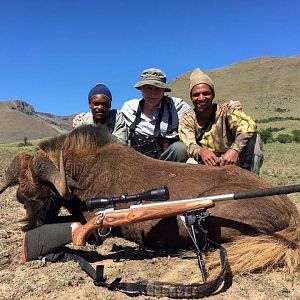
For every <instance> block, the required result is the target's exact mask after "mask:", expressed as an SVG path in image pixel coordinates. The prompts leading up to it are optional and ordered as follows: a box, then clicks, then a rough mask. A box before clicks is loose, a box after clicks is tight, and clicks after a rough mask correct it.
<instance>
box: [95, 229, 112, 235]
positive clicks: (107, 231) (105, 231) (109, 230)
mask: <svg viewBox="0 0 300 300" xmlns="http://www.w3.org/2000/svg"><path fill="white" fill-rule="evenodd" d="M110 233H111V227H109V228H104V227H101V228H98V234H99V236H101V237H107V236H108V235H109V234H110Z"/></svg>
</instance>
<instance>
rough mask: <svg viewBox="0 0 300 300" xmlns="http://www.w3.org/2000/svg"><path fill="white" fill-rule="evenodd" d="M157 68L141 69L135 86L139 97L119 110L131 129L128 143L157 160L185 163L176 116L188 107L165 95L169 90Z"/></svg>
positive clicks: (183, 148)
mask: <svg viewBox="0 0 300 300" xmlns="http://www.w3.org/2000/svg"><path fill="white" fill-rule="evenodd" d="M166 81H167V77H166V75H165V73H164V72H163V71H162V70H160V69H155V68H150V69H146V70H144V71H143V72H142V75H141V79H140V81H139V82H137V83H136V84H135V85H134V87H135V88H136V89H138V90H140V91H141V93H142V98H140V99H133V100H129V101H127V102H125V103H124V105H123V107H122V109H121V111H122V112H123V115H124V117H125V122H126V124H127V126H128V128H129V130H130V133H129V141H130V146H131V147H133V148H134V149H135V150H137V151H139V152H141V153H143V154H145V155H147V156H149V157H152V158H156V159H161V160H169V161H177V162H186V160H187V159H188V157H187V149H186V146H185V145H184V144H183V143H182V142H180V141H179V137H178V123H179V116H180V115H181V114H182V113H184V112H185V111H187V110H188V109H190V106H189V105H188V104H187V103H186V102H184V101H183V100H182V99H179V98H174V97H168V96H165V92H170V91H171V89H170V88H169V86H168V85H167V84H166Z"/></svg>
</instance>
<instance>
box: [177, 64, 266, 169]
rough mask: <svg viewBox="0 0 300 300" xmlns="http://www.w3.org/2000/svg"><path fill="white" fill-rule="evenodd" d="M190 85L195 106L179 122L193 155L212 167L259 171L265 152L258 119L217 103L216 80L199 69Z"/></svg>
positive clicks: (196, 70) (184, 140)
mask: <svg viewBox="0 0 300 300" xmlns="http://www.w3.org/2000/svg"><path fill="white" fill-rule="evenodd" d="M189 88H190V97H191V100H192V102H193V105H194V109H190V110H189V111H187V112H185V113H184V114H183V115H182V116H181V118H180V122H179V136H180V139H181V140H182V141H183V142H184V143H185V145H186V146H187V147H188V155H189V157H190V158H193V159H194V160H195V161H196V162H198V163H202V164H205V165H209V166H219V165H220V166H224V165H231V164H238V165H239V166H241V167H242V168H245V169H248V170H250V171H252V172H254V173H256V174H259V169H260V167H261V165H262V162H263V153H262V142H261V140H260V138H259V136H258V135H257V134H256V124H255V122H254V121H253V120H252V119H251V118H250V117H249V116H247V115H246V114H245V113H244V112H243V111H242V110H239V109H235V108H234V107H232V106H229V105H228V104H226V103H225V104H222V105H217V104H215V103H213V99H214V97H215V87H214V83H213V81H212V79H211V78H210V77H209V76H207V75H206V74H204V73H203V72H202V71H201V70H200V69H198V68H197V69H195V70H194V71H193V72H192V73H191V76H190V85H189Z"/></svg>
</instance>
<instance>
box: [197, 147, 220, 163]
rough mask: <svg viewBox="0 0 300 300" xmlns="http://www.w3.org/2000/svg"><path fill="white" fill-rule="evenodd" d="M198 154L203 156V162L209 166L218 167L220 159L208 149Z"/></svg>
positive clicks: (201, 149) (202, 149)
mask: <svg viewBox="0 0 300 300" xmlns="http://www.w3.org/2000/svg"><path fill="white" fill-rule="evenodd" d="M198 154H199V155H200V156H201V160H202V161H203V163H204V164H205V165H207V166H218V165H219V158H218V157H217V156H216V155H215V154H214V153H213V152H212V151H210V150H208V149H206V148H200V150H199V152H198Z"/></svg>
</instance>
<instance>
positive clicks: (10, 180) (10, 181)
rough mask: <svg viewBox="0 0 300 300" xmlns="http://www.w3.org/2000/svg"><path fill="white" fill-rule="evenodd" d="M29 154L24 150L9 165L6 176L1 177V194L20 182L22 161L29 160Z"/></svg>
mask: <svg viewBox="0 0 300 300" xmlns="http://www.w3.org/2000/svg"><path fill="white" fill-rule="evenodd" d="M29 157H31V156H30V155H29V154H26V153H24V152H22V153H19V154H18V155H16V156H15V157H14V158H13V160H12V161H11V163H10V165H9V167H8V168H7V170H6V171H5V173H4V176H3V177H2V178H1V179H0V194H1V193H2V192H4V191H5V190H6V189H7V188H8V187H9V186H11V185H14V184H17V183H18V182H19V175H20V172H21V169H22V162H23V161H26V160H27V161H28V159H29Z"/></svg>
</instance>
